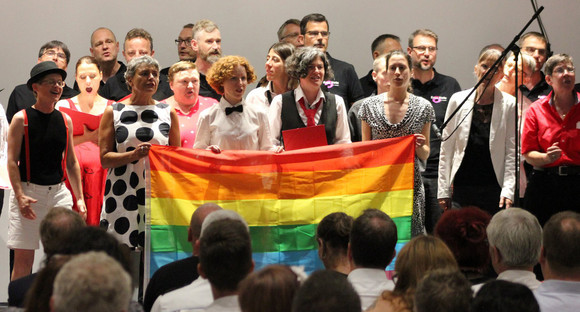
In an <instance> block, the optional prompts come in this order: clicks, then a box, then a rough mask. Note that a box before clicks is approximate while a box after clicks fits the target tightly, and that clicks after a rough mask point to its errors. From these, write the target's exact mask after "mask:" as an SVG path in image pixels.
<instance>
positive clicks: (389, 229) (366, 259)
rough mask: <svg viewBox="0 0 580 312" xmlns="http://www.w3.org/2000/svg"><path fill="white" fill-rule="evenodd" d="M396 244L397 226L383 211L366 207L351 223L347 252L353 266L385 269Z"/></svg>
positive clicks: (393, 254)
mask: <svg viewBox="0 0 580 312" xmlns="http://www.w3.org/2000/svg"><path fill="white" fill-rule="evenodd" d="M396 244H397V226H396V225H395V222H393V220H392V219H391V218H390V217H389V216H388V215H387V214H386V213H384V212H382V211H380V210H378V209H367V210H365V211H364V212H363V213H362V215H360V216H359V217H358V218H356V220H354V223H353V225H352V230H351V232H350V244H349V254H350V257H351V259H352V261H353V264H354V267H361V268H373V269H385V268H386V267H387V265H389V263H391V260H393V257H395V253H396V251H395V246H396Z"/></svg>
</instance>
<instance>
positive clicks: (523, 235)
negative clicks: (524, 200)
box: [473, 208, 542, 292]
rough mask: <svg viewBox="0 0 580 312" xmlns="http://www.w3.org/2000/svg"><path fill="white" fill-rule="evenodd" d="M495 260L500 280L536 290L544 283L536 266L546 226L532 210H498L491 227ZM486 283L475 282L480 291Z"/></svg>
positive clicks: (490, 249)
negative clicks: (539, 278)
mask: <svg viewBox="0 0 580 312" xmlns="http://www.w3.org/2000/svg"><path fill="white" fill-rule="evenodd" d="M487 240H488V242H489V254H490V256H491V263H492V265H493V268H494V270H495V272H496V273H497V274H499V275H498V276H497V279H499V280H506V281H509V282H514V283H520V284H524V285H525V286H528V288H530V289H531V290H535V289H536V288H538V286H540V284H541V282H540V281H538V280H537V279H536V275H535V274H534V272H533V268H534V266H535V265H536V263H538V259H539V257H540V249H541V248H542V227H541V226H540V223H539V222H538V219H537V218H536V217H534V215H532V214H531V213H529V212H527V211H525V210H523V209H520V208H510V209H504V210H501V211H500V212H498V213H496V214H495V215H494V216H493V218H491V221H490V222H489V225H488V226H487ZM481 286H482V284H479V285H474V286H473V290H474V291H475V292H477V291H478V290H479V288H481Z"/></svg>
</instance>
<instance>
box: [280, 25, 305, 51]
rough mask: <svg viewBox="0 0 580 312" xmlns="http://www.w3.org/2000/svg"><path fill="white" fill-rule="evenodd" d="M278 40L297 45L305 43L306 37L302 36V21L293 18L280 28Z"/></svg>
mask: <svg viewBox="0 0 580 312" xmlns="http://www.w3.org/2000/svg"><path fill="white" fill-rule="evenodd" d="M277 34H278V41H279V42H286V43H290V44H292V45H293V46H295V47H297V48H298V47H301V46H303V45H304V38H303V37H302V36H300V21H299V20H297V19H295V18H291V19H289V20H287V21H285V22H284V23H283V24H282V25H281V26H280V28H278V33H277Z"/></svg>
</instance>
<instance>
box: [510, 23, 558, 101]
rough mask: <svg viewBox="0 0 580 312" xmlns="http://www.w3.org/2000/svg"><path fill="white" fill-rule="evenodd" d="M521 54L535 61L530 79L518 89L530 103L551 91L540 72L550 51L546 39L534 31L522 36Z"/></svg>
mask: <svg viewBox="0 0 580 312" xmlns="http://www.w3.org/2000/svg"><path fill="white" fill-rule="evenodd" d="M518 44H519V45H520V48H521V51H522V53H525V54H527V55H530V56H532V57H533V58H534V59H535V60H536V69H535V70H534V73H533V74H532V76H531V77H530V79H529V80H528V81H527V82H526V83H524V85H523V86H521V87H520V90H521V91H522V93H523V95H524V96H526V97H527V98H528V99H530V101H532V102H535V101H537V100H539V99H542V98H544V97H546V95H548V94H549V93H550V91H552V88H551V87H550V85H548V83H547V82H546V78H545V77H546V75H544V73H543V72H542V67H544V64H545V63H546V61H547V60H548V57H549V54H550V50H549V49H548V41H546V38H545V37H544V36H543V35H542V34H540V33H538V32H535V31H531V32H528V33H526V34H524V35H523V36H522V37H521V38H520V41H519V42H518Z"/></svg>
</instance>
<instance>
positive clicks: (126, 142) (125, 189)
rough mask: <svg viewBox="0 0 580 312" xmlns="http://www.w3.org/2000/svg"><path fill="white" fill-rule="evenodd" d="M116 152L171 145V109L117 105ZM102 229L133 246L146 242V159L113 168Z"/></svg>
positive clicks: (106, 188)
mask: <svg viewBox="0 0 580 312" xmlns="http://www.w3.org/2000/svg"><path fill="white" fill-rule="evenodd" d="M113 124H114V128H115V143H116V152H119V153H123V152H128V151H132V150H134V149H135V148H136V146H137V145H139V144H140V143H145V142H149V143H151V144H159V145H168V144H169V130H170V128H171V117H170V107H169V105H167V104H165V103H158V104H155V105H125V104H121V103H116V104H113ZM101 226H102V227H104V228H105V229H107V232H109V233H111V234H113V235H114V236H116V237H117V238H118V239H119V241H120V242H121V243H124V244H127V245H129V246H132V247H136V246H143V245H144V242H145V158H141V159H140V160H138V161H135V162H131V163H129V164H126V165H124V166H121V167H117V168H111V169H109V172H108V174H107V182H106V184H105V198H104V203H103V210H102V212H101Z"/></svg>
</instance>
